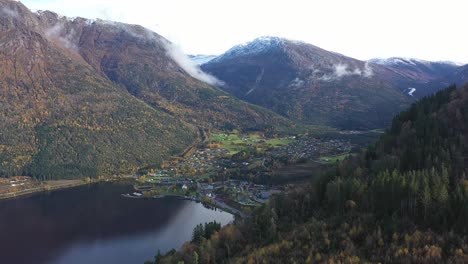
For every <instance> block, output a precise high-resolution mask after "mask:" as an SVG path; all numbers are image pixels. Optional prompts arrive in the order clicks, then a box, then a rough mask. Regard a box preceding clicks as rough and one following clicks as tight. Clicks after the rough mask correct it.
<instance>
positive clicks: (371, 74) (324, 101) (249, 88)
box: [201, 37, 468, 129]
mask: <svg viewBox="0 0 468 264" xmlns="http://www.w3.org/2000/svg"><path fill="white" fill-rule="evenodd" d="M201 68H202V69H203V70H204V71H205V72H207V73H210V74H212V75H214V76H215V77H217V78H218V79H219V80H221V81H223V82H224V83H225V85H224V86H221V88H222V89H224V90H225V91H227V92H229V93H232V94H234V95H235V96H237V97H239V98H241V99H243V100H246V101H248V102H251V103H254V104H258V105H260V106H263V107H266V108H269V109H272V110H273V111H275V112H277V113H279V114H281V115H283V116H286V117H289V118H292V119H294V120H299V121H301V122H305V123H309V124H320V125H329V126H334V127H339V128H343V129H349V128H353V129H368V128H376V127H384V126H386V125H388V122H389V121H390V119H391V117H392V116H393V115H394V114H396V113H397V112H399V111H401V110H402V109H404V108H406V107H407V106H408V105H409V104H410V103H411V102H413V101H414V100H415V99H418V98H421V97H423V96H426V95H428V94H430V93H433V92H434V91H437V90H438V89H442V88H444V87H446V86H447V83H448V81H449V80H451V79H453V80H459V81H458V82H459V83H463V82H464V81H468V78H466V77H464V76H463V74H462V73H458V74H457V72H458V71H461V69H462V68H463V67H460V65H458V64H456V63H453V62H429V61H423V60H417V59H405V58H390V59H373V60H369V61H360V60H356V59H353V58H350V57H347V56H344V55H341V54H338V53H335V52H329V51H326V50H324V49H321V48H318V47H316V46H313V45H311V44H307V43H304V42H300V41H292V40H288V39H283V38H278V37H261V38H257V39H255V40H253V41H251V42H248V43H245V44H241V45H238V46H235V47H233V48H232V49H230V50H228V51H227V52H225V53H224V54H221V55H220V56H217V57H216V58H214V59H211V60H210V61H208V62H207V63H204V64H202V66H201ZM450 74H456V75H457V76H459V77H458V78H457V77H455V76H454V77H448V76H450Z"/></svg>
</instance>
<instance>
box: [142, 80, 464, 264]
mask: <svg viewBox="0 0 468 264" xmlns="http://www.w3.org/2000/svg"><path fill="white" fill-rule="evenodd" d="M467 109H468V86H465V87H464V88H463V89H458V90H457V89H456V88H455V87H450V88H448V89H446V90H443V91H440V92H438V93H437V94H436V95H435V96H430V97H427V98H424V99H422V100H421V101H419V102H417V103H415V104H413V105H412V106H411V107H410V108H409V109H408V110H406V111H404V112H402V113H400V114H399V115H398V116H397V117H395V118H394V119H393V121H392V126H391V128H390V129H388V130H387V131H386V133H385V134H383V135H382V137H381V138H380V140H379V141H378V142H377V143H376V144H374V145H372V146H370V147H369V148H367V149H366V150H364V151H362V152H361V153H359V154H357V155H355V156H353V157H351V158H348V159H347V160H345V161H344V162H341V163H339V164H337V165H336V166H334V167H333V168H332V169H330V170H329V171H328V172H326V173H325V174H323V175H321V176H317V177H316V178H315V179H313V180H312V181H311V182H310V185H308V186H304V184H301V185H298V186H296V187H295V188H291V189H290V190H289V191H288V192H286V193H284V194H280V195H276V196H273V198H272V199H271V200H270V201H269V202H268V203H266V204H265V205H263V206H262V207H261V208H257V209H256V210H254V211H253V213H252V215H251V216H250V217H248V218H246V219H245V220H244V221H238V222H236V223H234V224H231V225H227V226H225V227H223V228H222V229H221V230H219V231H218V232H215V233H214V234H213V235H211V236H210V237H206V238H202V239H200V240H198V241H194V242H191V243H186V244H185V245H184V246H183V247H182V248H181V249H180V250H179V251H178V252H176V251H171V252H169V253H168V254H166V256H163V257H159V256H158V258H159V259H158V260H157V262H156V263H161V264H163V263H178V262H181V261H183V262H184V263H289V262H292V261H293V262H295V263H467V260H468V237H467V232H468V226H467V225H466V219H468V178H467V176H466V172H467V171H468V162H467V154H468V144H466V135H467V134H468V111H467ZM194 256H196V257H194ZM194 259H196V261H194ZM147 263H149V262H147Z"/></svg>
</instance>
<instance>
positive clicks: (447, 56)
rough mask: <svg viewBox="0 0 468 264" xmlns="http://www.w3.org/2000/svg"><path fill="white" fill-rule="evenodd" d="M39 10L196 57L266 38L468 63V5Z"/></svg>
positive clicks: (65, 0)
mask: <svg viewBox="0 0 468 264" xmlns="http://www.w3.org/2000/svg"><path fill="white" fill-rule="evenodd" d="M21 2H23V3H24V4H25V5H26V6H27V7H29V8H30V9H34V10H38V9H40V10H45V9H47V10H52V11H54V12H57V13H60V14H63V15H67V16H81V17H86V18H101V19H107V20H114V21H119V22H125V23H132V24H140V25H143V26H145V27H147V28H149V29H151V30H153V31H155V32H157V33H159V34H161V35H163V36H164V37H166V38H168V39H169V40H171V41H173V42H175V43H176V44H178V45H180V46H181V47H182V49H183V50H184V51H185V52H187V53H190V54H220V53H222V52H224V51H226V50H227V49H229V48H230V47H232V46H233V45H236V44H239V43H242V42H246V41H250V40H252V39H254V38H256V37H259V36H267V35H268V36H280V37H286V38H289V39H295V40H302V41H305V42H308V43H311V44H314V45H316V46H319V47H321V48H324V49H327V50H330V51H335V52H339V53H342V54H345V55H348V56H351V57H355V58H358V59H362V60H365V59H369V58H374V57H392V56H402V57H415V58H420V59H427V60H452V61H457V62H463V63H468V34H467V25H468V22H467V17H468V13H467V10H468V8H467V7H468V3H467V2H466V1H464V0H441V1H433V0H383V1H381V0H353V1H351V0H318V1H314V0H308V1H307V0H303V1H302V0H284V1H283V0H278V1H275V0H235V1H227V0H226V1H223V0H131V1H128V0H21Z"/></svg>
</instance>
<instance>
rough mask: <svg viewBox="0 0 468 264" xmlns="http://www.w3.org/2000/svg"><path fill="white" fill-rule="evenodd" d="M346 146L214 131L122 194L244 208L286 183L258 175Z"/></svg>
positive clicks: (343, 151)
mask: <svg viewBox="0 0 468 264" xmlns="http://www.w3.org/2000/svg"><path fill="white" fill-rule="evenodd" d="M352 147H353V146H352V144H351V143H349V142H347V141H344V140H339V139H331V140H329V139H326V140H325V139H324V140H322V139H318V138H315V137H312V136H309V135H300V136H297V135H293V136H286V137H277V138H266V137H264V136H263V135H261V134H255V133H252V134H239V133H232V134H214V135H212V136H211V137H210V138H209V139H208V140H207V141H206V142H205V143H204V144H203V145H201V146H199V147H198V148H196V149H195V150H194V151H193V152H192V153H190V155H187V156H186V157H185V158H183V159H178V160H176V161H175V162H172V163H169V164H168V165H167V166H165V167H163V168H161V169H158V170H150V171H148V172H147V173H145V174H143V175H140V176H139V177H138V181H137V182H138V183H137V184H136V185H135V186H134V187H135V192H134V193H132V194H124V196H126V197H131V198H142V197H146V198H160V197H165V196H178V197H181V198H183V199H190V200H195V201H200V202H203V203H205V204H209V205H213V206H216V207H218V208H223V209H225V210H227V211H231V212H238V213H240V212H245V211H249V210H251V208H252V207H255V206H259V205H261V204H263V203H265V202H266V201H267V200H268V199H269V198H270V197H271V196H272V195H273V194H276V193H279V192H281V191H283V190H285V188H287V185H285V184H272V183H274V181H271V180H268V181H265V180H263V179H266V178H268V179H271V177H272V176H271V175H274V174H275V172H274V170H275V169H277V168H278V167H283V166H285V165H291V164H295V163H301V162H304V161H307V162H314V163H317V164H323V165H326V164H330V163H333V162H335V161H337V160H340V159H342V158H344V157H346V156H348V155H349V154H350V151H351V149H352Z"/></svg>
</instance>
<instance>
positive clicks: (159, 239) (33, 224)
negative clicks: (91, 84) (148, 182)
mask: <svg viewBox="0 0 468 264" xmlns="http://www.w3.org/2000/svg"><path fill="white" fill-rule="evenodd" d="M130 191H131V187H130V186H129V185H128V184H123V183H100V184H95V185H91V186H83V187H78V188H74V189H69V190H63V191H56V192H52V193H47V194H46V193H43V194H36V195H33V196H30V197H26V198H20V199H16V200H8V201H0V263H2V264H22V263H28V264H30V263H34V264H44V263H47V264H83V263H86V264H93V263H99V264H103V263H112V264H121V263H122V264H124V263H125V264H133V263H136V264H138V263H139V264H143V262H144V261H145V260H150V259H153V256H154V255H155V253H156V252H157V249H160V250H161V252H166V251H168V250H170V249H172V248H176V249H178V248H179V247H180V246H181V245H182V244H183V243H184V242H185V241H187V240H190V238H191V235H192V230H193V228H194V227H195V226H196V225H197V224H199V223H204V222H209V221H213V220H216V221H218V222H221V223H222V224H227V223H228V222H230V221H232V220H233V216H232V215H230V214H228V213H225V212H220V211H219V210H217V211H215V210H211V209H207V208H205V207H203V205H201V204H199V203H195V202H190V201H183V200H178V199H175V198H165V199H158V200H144V199H129V198H124V197H121V196H120V194H122V193H128V192H130Z"/></svg>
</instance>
